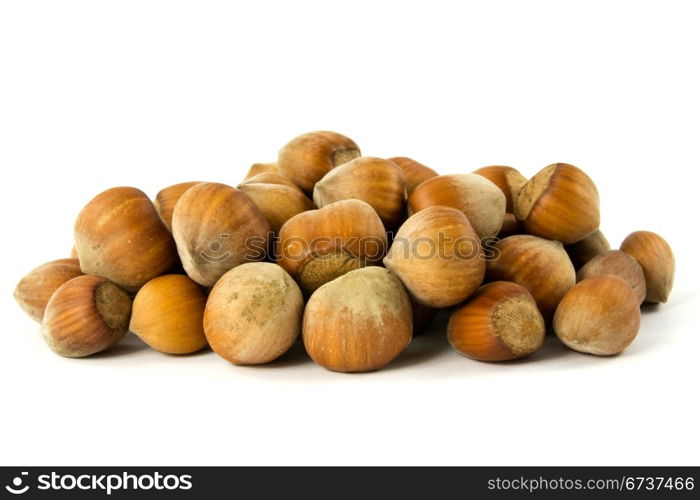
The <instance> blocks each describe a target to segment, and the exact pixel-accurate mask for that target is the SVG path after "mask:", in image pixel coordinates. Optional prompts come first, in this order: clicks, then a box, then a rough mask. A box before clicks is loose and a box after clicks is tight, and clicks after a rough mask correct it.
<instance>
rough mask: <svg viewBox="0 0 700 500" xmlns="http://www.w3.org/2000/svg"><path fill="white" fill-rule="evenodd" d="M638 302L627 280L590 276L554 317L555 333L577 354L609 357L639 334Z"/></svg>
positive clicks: (621, 349)
mask: <svg viewBox="0 0 700 500" xmlns="http://www.w3.org/2000/svg"><path fill="white" fill-rule="evenodd" d="M640 316H641V315H640V312H639V301H638V299H637V296H636V295H635V293H634V291H633V290H632V288H631V287H630V286H629V285H628V284H627V282H626V281H625V280H623V279H622V278H620V277H618V276H613V275H610V274H607V275H602V276H591V277H590V278H586V279H585V280H583V281H581V282H580V283H578V284H577V285H576V286H574V287H573V288H572V289H571V290H569V291H568V292H567V294H566V295H565V296H564V298H563V299H562V300H561V302H560V303H559V307H557V312H556V314H555V315H554V332H555V333H556V334H557V336H558V337H559V339H561V341H562V342H563V343H564V344H566V345H567V346H568V347H570V348H571V349H573V350H575V351H579V352H585V353H590V354H596V355H598V356H610V355H613V354H618V353H620V352H622V351H623V350H624V349H625V348H626V347H627V346H628V345H630V344H631V343H632V341H633V340H634V338H635V337H636V336H637V332H638V331H639V323H640Z"/></svg>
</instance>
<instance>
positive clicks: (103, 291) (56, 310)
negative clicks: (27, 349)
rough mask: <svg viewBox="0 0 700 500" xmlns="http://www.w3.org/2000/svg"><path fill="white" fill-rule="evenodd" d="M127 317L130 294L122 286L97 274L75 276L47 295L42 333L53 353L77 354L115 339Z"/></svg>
mask: <svg viewBox="0 0 700 500" xmlns="http://www.w3.org/2000/svg"><path fill="white" fill-rule="evenodd" d="M130 317H131V297H130V296H129V294H128V293H127V292H126V291H125V290H123V289H122V288H120V287H118V286H117V285H115V284H114V283H112V282H111V281H109V280H107V279H105V278H101V277H99V276H93V275H85V276H78V277H77V278H73V279H72V280H70V281H67V282H66V283H64V284H63V285H61V286H60V287H59V288H58V290H56V292H55V293H54V294H53V295H52V296H51V299H50V300H49V303H48V304H47V306H46V312H45V313H44V320H43V322H42V333H43V334H44V339H45V340H46V343H47V344H48V346H49V347H50V348H51V350H53V351H54V352H55V353H56V354H60V355H61V356H66V357H69V358H81V357H85V356H90V355H91V354H96V353H98V352H101V351H104V350H106V349H109V348H110V347H112V346H113V345H115V344H116V343H117V342H119V341H120V340H121V339H122V337H124V335H126V332H127V331H128V330H129V319H130Z"/></svg>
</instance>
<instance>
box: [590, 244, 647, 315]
mask: <svg viewBox="0 0 700 500" xmlns="http://www.w3.org/2000/svg"><path fill="white" fill-rule="evenodd" d="M604 274H612V275H615V276H618V277H620V278H622V279H623V280H625V281H626V282H627V284H628V285H629V286H630V287H632V290H633V291H634V294H635V295H636V296H637V301H638V303H639V304H641V303H642V302H644V297H646V293H647V286H646V282H645V280H644V271H643V270H642V266H640V265H639V262H637V260H636V259H635V258H634V257H632V256H631V255H628V254H626V253H625V252H622V251H621V250H611V251H609V252H606V253H602V254H600V255H598V256H596V257H594V258H592V259H591V260H589V261H588V262H587V263H586V265H585V266H583V267H582V268H581V269H579V270H578V272H577V273H576V280H577V281H583V280H585V279H586V278H590V277H591V276H601V275H604Z"/></svg>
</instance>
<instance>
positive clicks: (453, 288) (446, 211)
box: [384, 206, 486, 307]
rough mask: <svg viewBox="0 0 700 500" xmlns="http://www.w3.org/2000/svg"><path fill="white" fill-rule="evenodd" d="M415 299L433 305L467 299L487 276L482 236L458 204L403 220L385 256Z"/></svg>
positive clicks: (419, 213) (438, 207) (385, 263)
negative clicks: (457, 207)
mask: <svg viewBox="0 0 700 500" xmlns="http://www.w3.org/2000/svg"><path fill="white" fill-rule="evenodd" d="M384 265H385V266H386V267H387V268H389V269H391V270H392V271H394V272H395V273H396V275H397V276H398V277H399V279H400V280H401V281H402V282H403V284H404V286H405V287H406V289H407V290H408V292H409V293H410V294H411V297H412V298H413V299H414V300H415V301H417V302H419V303H421V304H423V305H425V306H429V307H449V306H453V305H455V304H458V303H460V302H462V301H463V300H464V299H466V298H467V297H468V296H469V295H471V294H472V293H473V292H474V290H476V289H477V288H478V287H479V285H481V282H482V281H483V279H484V271H485V268H486V263H485V261H484V259H483V250H482V248H481V244H480V240H479V236H478V235H477V234H476V232H475V231H474V229H473V228H472V226H471V224H470V223H469V219H467V217H466V216H465V215H464V213H463V212H461V211H460V210H457V209H456V208H451V207H445V206H435V207H429V208H426V209H425V210H421V211H420V212H418V213H416V214H414V215H412V216H411V217H409V219H408V220H407V221H406V222H404V224H403V225H402V226H401V228H400V229H399V231H398V232H397V233H396V238H395V239H394V242H393V243H392V245H391V248H390V249H389V252H388V254H387V256H386V257H385V258H384Z"/></svg>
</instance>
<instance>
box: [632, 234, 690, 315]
mask: <svg viewBox="0 0 700 500" xmlns="http://www.w3.org/2000/svg"><path fill="white" fill-rule="evenodd" d="M620 250H622V251H623V252H625V253H626V254H629V255H631V256H632V257H634V258H635V259H636V260H637V262H639V265H641V266H642V271H644V279H645V281H646V286H647V294H646V297H645V298H644V301H645V302H649V303H659V302H666V301H667V300H668V296H669V295H670V294H671V289H672V288H673V277H674V274H675V272H676V260H675V258H674V257H673V251H672V250H671V247H670V246H669V244H668V243H667V242H666V240H664V239H663V238H662V237H661V236H659V235H658V234H656V233H652V232H651V231H635V232H634V233H632V234H630V235H629V236H627V238H625V240H624V241H623V242H622V245H620Z"/></svg>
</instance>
